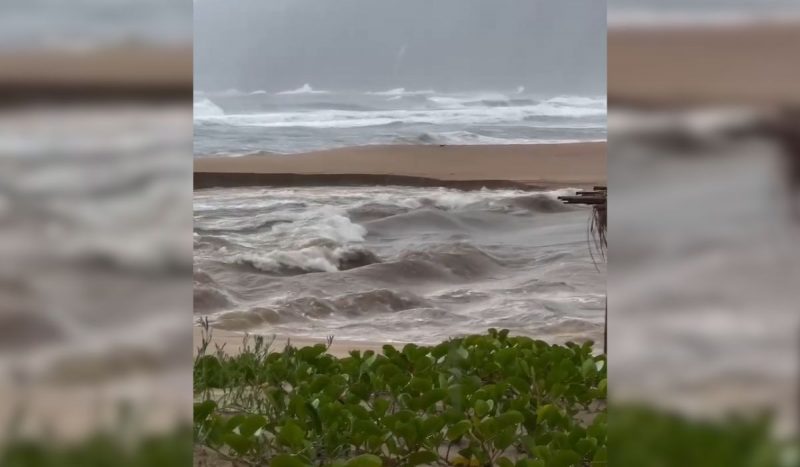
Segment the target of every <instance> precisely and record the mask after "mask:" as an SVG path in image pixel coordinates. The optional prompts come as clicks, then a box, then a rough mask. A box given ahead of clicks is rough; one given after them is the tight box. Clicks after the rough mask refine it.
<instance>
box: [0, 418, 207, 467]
mask: <svg viewBox="0 0 800 467" xmlns="http://www.w3.org/2000/svg"><path fill="white" fill-rule="evenodd" d="M191 463H192V445H191V431H190V429H189V427H188V426H184V427H181V428H177V429H175V430H173V431H172V432H169V433H165V434H160V435H151V436H148V437H145V438H141V439H138V440H137V441H135V442H123V441H122V439H121V437H120V436H119V435H118V434H115V433H97V434H95V435H94V436H92V437H90V438H88V439H85V440H83V441H80V442H73V443H62V442H58V441H55V440H48V439H24V438H16V439H13V440H9V441H6V443H4V445H3V446H0V465H2V466H3V467H78V466H80V467H162V466H163V467H172V466H189V465H191Z"/></svg>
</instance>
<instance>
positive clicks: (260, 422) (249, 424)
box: [239, 415, 267, 438]
mask: <svg viewBox="0 0 800 467" xmlns="http://www.w3.org/2000/svg"><path fill="white" fill-rule="evenodd" d="M266 424H267V419H266V418H264V417H263V416H261V415H251V416H249V417H247V418H246V419H244V421H242V423H240V424H239V434H240V435H242V436H244V437H245V438H249V437H251V436H253V435H254V434H255V432H256V431H258V429H259V428H262V427H263V426H264V425H266Z"/></svg>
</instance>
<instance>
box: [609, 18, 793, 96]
mask: <svg viewBox="0 0 800 467" xmlns="http://www.w3.org/2000/svg"><path fill="white" fill-rule="evenodd" d="M798 43H800V24H791V23H788V22H787V23H780V24H778V23H775V24H750V25H747V24H740V25H717V26H708V25H706V26H672V27H663V28H653V27H640V28H639V27H621V26H620V27H615V28H612V29H609V32H608V100H609V103H610V104H611V105H630V106H641V107H653V106H686V105H706V104H710V105H714V104H725V105H747V106H765V107H771V106H776V105H794V106H797V105H800V86H798V85H797V83H798V82H800V60H797V44H798Z"/></svg>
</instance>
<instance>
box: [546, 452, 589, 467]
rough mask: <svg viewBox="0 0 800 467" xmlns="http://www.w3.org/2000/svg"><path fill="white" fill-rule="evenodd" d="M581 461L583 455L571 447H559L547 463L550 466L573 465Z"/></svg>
mask: <svg viewBox="0 0 800 467" xmlns="http://www.w3.org/2000/svg"><path fill="white" fill-rule="evenodd" d="M580 461H581V456H580V454H578V453H577V452H575V451H570V450H569V449H559V450H558V451H555V452H554V453H553V454H552V455H551V456H550V459H549V462H548V463H547V465H548V467H571V466H574V465H576V464H578V463H579V462H580Z"/></svg>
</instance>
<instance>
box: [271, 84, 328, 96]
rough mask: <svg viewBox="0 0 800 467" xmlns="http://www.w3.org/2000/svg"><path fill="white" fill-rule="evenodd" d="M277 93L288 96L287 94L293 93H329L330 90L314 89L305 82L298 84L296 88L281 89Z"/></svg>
mask: <svg viewBox="0 0 800 467" xmlns="http://www.w3.org/2000/svg"><path fill="white" fill-rule="evenodd" d="M277 94H278V95H279V96H288V95H294V94H330V91H324V90H321V89H319V90H318V89H314V88H312V87H311V85H310V84H308V83H306V84H304V85H302V86H300V87H299V88H297V89H290V90H288V91H281V92H279V93H277Z"/></svg>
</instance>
